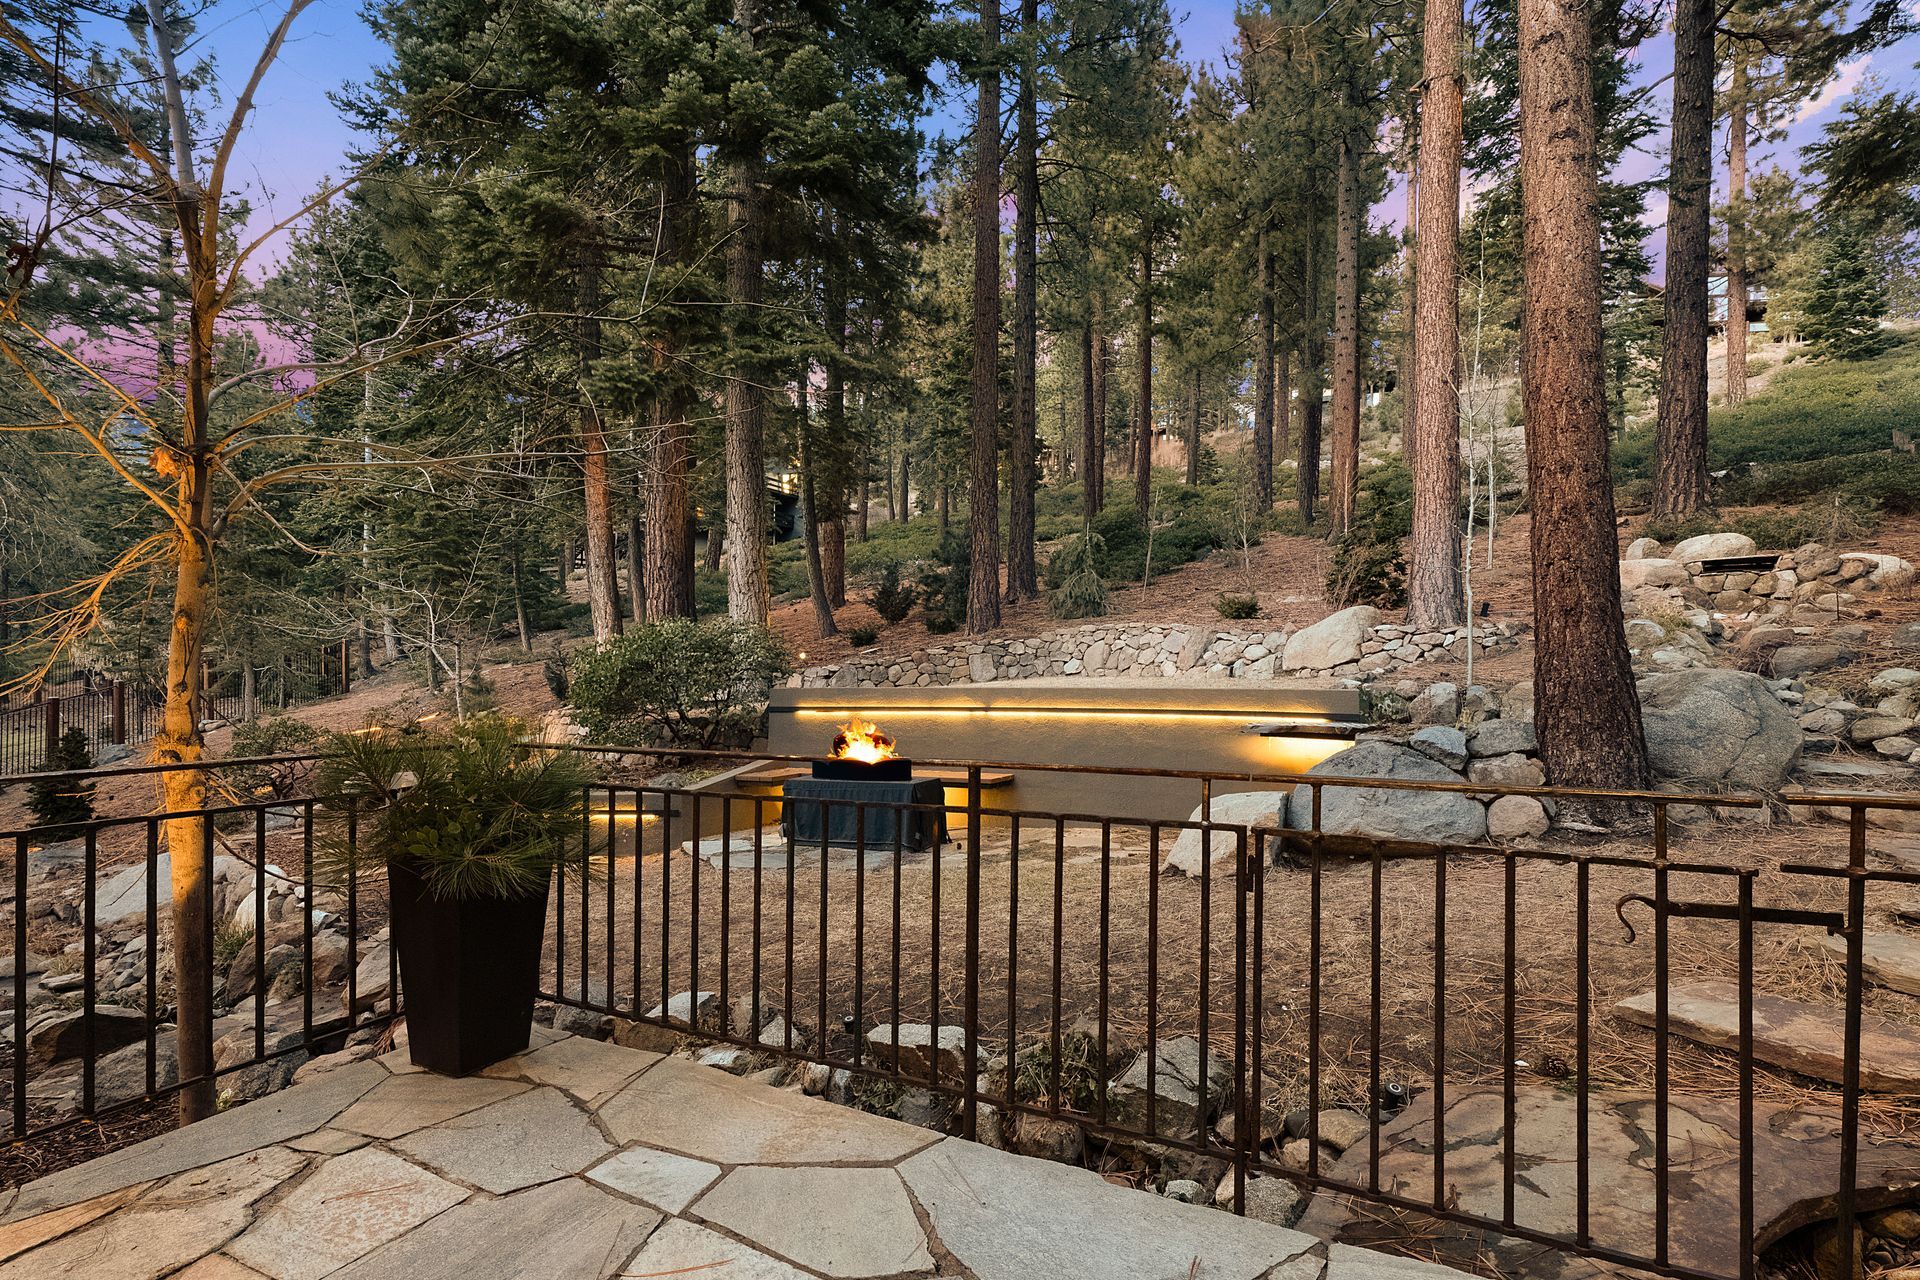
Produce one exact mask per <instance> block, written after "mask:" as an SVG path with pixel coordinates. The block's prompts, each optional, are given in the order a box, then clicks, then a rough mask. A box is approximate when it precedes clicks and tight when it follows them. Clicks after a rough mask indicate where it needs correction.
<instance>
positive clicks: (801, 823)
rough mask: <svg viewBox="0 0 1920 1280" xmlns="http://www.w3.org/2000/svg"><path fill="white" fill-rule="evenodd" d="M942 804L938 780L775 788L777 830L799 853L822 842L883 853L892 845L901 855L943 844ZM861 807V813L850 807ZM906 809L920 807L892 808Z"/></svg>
mask: <svg viewBox="0 0 1920 1280" xmlns="http://www.w3.org/2000/svg"><path fill="white" fill-rule="evenodd" d="M835 763H843V762H839V761H836V762H835ZM883 763H886V764H892V763H893V761H890V760H889V761H884V762H883ZM866 767H872V766H866ZM909 768H911V766H909ZM946 799H947V793H946V788H945V787H944V786H942V785H941V783H940V780H939V779H938V778H913V777H908V778H905V779H903V780H897V781H878V780H871V779H868V778H864V777H862V778H853V779H848V778H831V777H818V776H816V777H812V778H795V779H794V780H793V781H791V782H789V783H787V784H786V785H785V786H784V787H783V788H781V801H782V809H781V826H782V827H784V828H785V830H786V835H787V841H788V843H790V844H791V845H793V846H794V847H796V848H800V849H806V848H814V849H818V848H819V847H820V845H821V844H822V843H823V842H824V843H825V844H827V845H829V846H831V847H833V848H838V849H854V848H860V847H862V846H864V847H865V848H866V849H867V850H868V851H869V852H872V853H884V852H887V851H889V850H891V849H892V848H893V847H894V844H895V842H896V840H897V841H898V843H899V846H900V848H901V850H902V851H903V852H910V853H917V852H919V851H921V850H923V849H931V848H933V847H934V845H936V844H938V843H939V842H940V841H942V840H944V839H946V835H947V813H946V808H945V805H946ZM863 803H864V804H865V805H866V806H867V807H866V808H865V809H859V808H856V806H857V805H860V804H863ZM907 805H914V806H926V807H919V808H905V807H897V806H907ZM863 818H864V821H862V819H863Z"/></svg>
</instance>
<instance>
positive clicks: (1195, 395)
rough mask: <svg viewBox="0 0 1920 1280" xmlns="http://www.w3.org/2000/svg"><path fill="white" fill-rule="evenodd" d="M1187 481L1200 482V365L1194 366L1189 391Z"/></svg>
mask: <svg viewBox="0 0 1920 1280" xmlns="http://www.w3.org/2000/svg"><path fill="white" fill-rule="evenodd" d="M1187 483H1188V484H1190V485H1194V484H1199V483H1200V366H1199V365H1195V366H1194V367H1193V385H1192V386H1191V387H1190V388H1189V389H1188V392H1187Z"/></svg>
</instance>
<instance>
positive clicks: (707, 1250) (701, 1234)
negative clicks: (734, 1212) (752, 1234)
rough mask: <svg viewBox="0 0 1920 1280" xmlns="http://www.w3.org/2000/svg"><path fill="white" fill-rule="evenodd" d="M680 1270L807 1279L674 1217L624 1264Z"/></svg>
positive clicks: (664, 1272)
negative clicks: (630, 1260) (628, 1262)
mask: <svg viewBox="0 0 1920 1280" xmlns="http://www.w3.org/2000/svg"><path fill="white" fill-rule="evenodd" d="M682 1273H687V1274H691V1275H695V1276H700V1275H712V1276H716V1277H718V1276H725V1277H726V1280H808V1276H807V1274H806V1272H804V1271H799V1270H796V1269H795V1268H793V1267H790V1266H788V1265H787V1264H786V1263H784V1262H780V1261H778V1260H777V1259H774V1258H769V1257H768V1256H767V1255H766V1254H764V1253H761V1252H759V1251H758V1250H755V1249H750V1248H748V1247H747V1246H746V1245H744V1244H741V1243H740V1242H739V1241H738V1240H729V1239H728V1238H727V1237H725V1236H723V1235H721V1234H720V1233H719V1232H717V1231H709V1230H707V1229H706V1228H705V1227H699V1226H695V1225H694V1224H693V1223H691V1222H687V1221H684V1220H682V1219H679V1218H675V1219H674V1220H673V1221H672V1222H669V1223H667V1224H666V1225H665V1226H664V1227H661V1228H660V1229H659V1230H658V1231H656V1232H654V1233H653V1235H652V1236H650V1237H648V1239H647V1243H646V1244H645V1245H643V1246H642V1247H641V1249H640V1252H639V1253H638V1254H636V1255H634V1259H633V1261H632V1262H631V1263H630V1264H628V1266H627V1274H628V1275H632V1276H671V1275H679V1274H682ZM1036 1274H1038V1273H1036Z"/></svg>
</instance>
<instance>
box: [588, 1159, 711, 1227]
mask: <svg viewBox="0 0 1920 1280" xmlns="http://www.w3.org/2000/svg"><path fill="white" fill-rule="evenodd" d="M587 1177H589V1178H591V1179H592V1180H593V1181H595V1182H598V1183H599V1184H601V1185H602V1186H605V1187H611V1188H612V1189H613V1190H615V1191H618V1192H619V1193H620V1194H622V1195H627V1196H632V1197H633V1198H634V1199H635V1200H644V1201H646V1203H648V1204H650V1205H653V1206H654V1207H655V1208H657V1209H661V1210H664V1211H665V1212H667V1213H679V1212H680V1211H681V1210H683V1209H685V1208H686V1207H687V1206H688V1205H690V1204H692V1203H693V1201H694V1197H695V1196H698V1195H699V1194H700V1193H701V1192H702V1191H705V1190H706V1189H707V1188H708V1187H710V1186H712V1185H713V1183H714V1181H715V1180H716V1179H718V1178H719V1177H720V1166H719V1165H717V1164H708V1163H707V1162H706V1161H705V1160H693V1159H689V1158H688V1157H686V1156H677V1155H674V1154H673V1153H672V1152H671V1151H654V1150H652V1149H651V1148H648V1147H629V1148H627V1149H626V1150H625V1151H622V1152H619V1153H618V1154H616V1155H614V1156H613V1157H612V1158H611V1159H608V1160H605V1161H603V1162H602V1163H600V1164H598V1165H596V1166H595V1167H593V1168H592V1169H589V1170H587Z"/></svg>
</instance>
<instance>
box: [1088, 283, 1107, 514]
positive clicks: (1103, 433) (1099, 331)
mask: <svg viewBox="0 0 1920 1280" xmlns="http://www.w3.org/2000/svg"><path fill="white" fill-rule="evenodd" d="M1111 356H1112V352H1111V351H1110V350H1109V349H1108V346H1107V309H1106V300H1105V299H1104V298H1102V297H1101V296H1099V295H1098V294H1096V295H1094V299H1093V377H1092V379H1091V382H1090V385H1091V386H1092V387H1093V401H1092V406H1091V407H1092V412H1091V413H1090V414H1088V415H1087V422H1088V423H1089V425H1090V428H1091V429H1090V432H1089V434H1088V436H1087V444H1088V450H1087V478H1088V480H1089V481H1090V482H1091V483H1092V485H1093V514H1094V515H1099V514H1100V513H1101V512H1102V511H1105V510H1106V509H1107V373H1108V370H1109V369H1110V368H1111V367H1112V366H1111V363H1110V360H1111Z"/></svg>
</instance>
